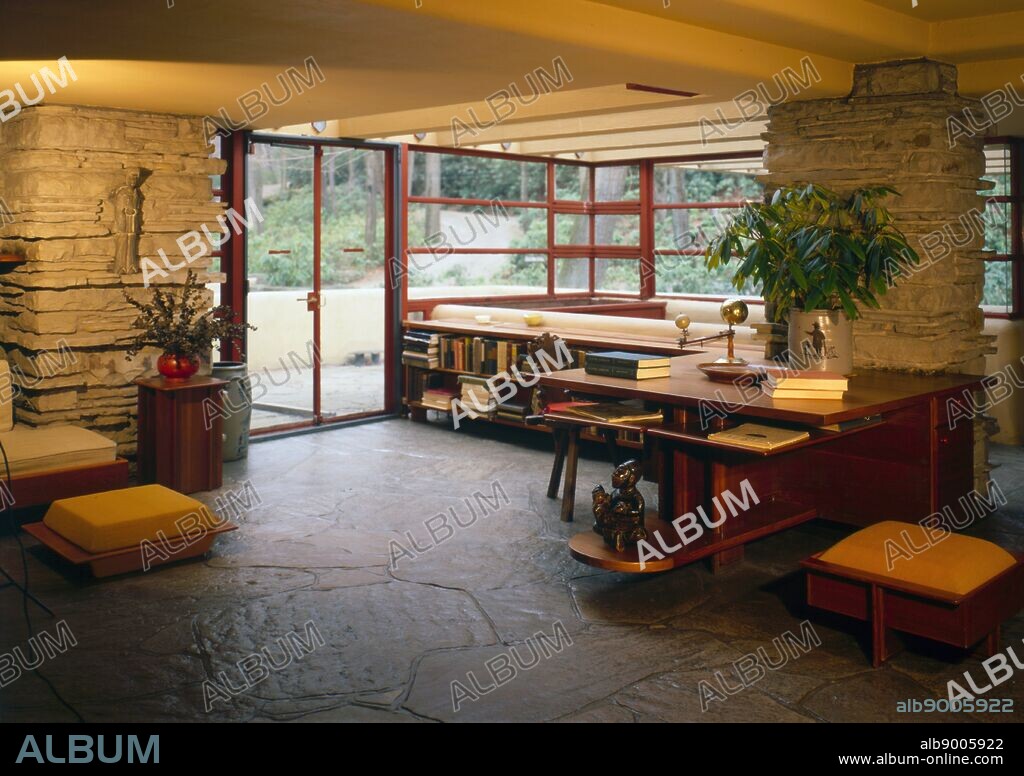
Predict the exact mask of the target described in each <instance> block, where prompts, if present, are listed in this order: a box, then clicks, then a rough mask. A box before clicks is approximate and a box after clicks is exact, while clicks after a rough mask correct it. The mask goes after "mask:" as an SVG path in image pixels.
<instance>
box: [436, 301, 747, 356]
mask: <svg viewBox="0 0 1024 776" xmlns="http://www.w3.org/2000/svg"><path fill="white" fill-rule="evenodd" d="M695 304H696V305H697V306H699V305H708V304H712V305H714V308H715V310H717V309H718V307H719V305H718V303H708V302H698V303H695ZM526 312H539V313H540V314H541V315H542V316H544V322H543V323H542V324H541V325H539V326H537V333H538V334H539V333H540V332H542V331H544V328H545V327H546V326H547V327H550V328H553V329H565V330H575V331H588V332H601V333H615V334H628V335H633V336H648V337H672V338H675V337H678V336H679V329H677V328H676V325H675V323H674V322H673V321H665V320H654V319H651V318H629V317H625V316H618V315H594V314H588V313H563V312H552V311H550V310H536V311H534V310H518V309H514V308H510V307H476V306H472V305H462V304H439V305H437V307H435V308H434V311H433V312H432V313H431V316H430V317H431V318H433V319H434V320H439V321H452V320H467V321H472V320H473V318H474V317H475V316H477V315H489V316H491V320H492V321H495V322H500V323H522V322H523V314H524V313H526ZM674 317H675V316H673V319H674ZM691 318H692V320H693V323H692V324H691V326H690V337H691V338H694V337H704V336H707V335H709V334H717V333H718V332H720V331H722V330H724V329H725V324H724V323H722V319H721V317H719V318H718V321H719V322H718V323H717V324H712V323H700V322H698V320H697V318H696V317H693V316H691ZM753 335H754V330H753V329H751V328H750V327H748V326H738V327H736V344H737V347H743V346H746V347H748V348H756V349H758V350H760V349H761V346H760V345H757V344H756V343H754V341H753ZM716 346H717V347H721V348H724V347H725V342H724V340H723V341H722V342H711V343H708V347H709V348H713V347H716Z"/></svg>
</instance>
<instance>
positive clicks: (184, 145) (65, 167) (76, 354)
mask: <svg viewBox="0 0 1024 776" xmlns="http://www.w3.org/2000/svg"><path fill="white" fill-rule="evenodd" d="M211 150H212V149H211V148H210V147H209V146H208V144H207V142H206V139H205V137H204V133H203V126H202V122H201V119H199V118H194V117H183V116H170V115H162V114H152V113H137V112H133V111H119V110H110V109H100V108H85V107H68V106H45V105H41V106H36V107H31V108H26V109H24V110H22V111H21V113H20V114H18V115H17V116H15V117H13V118H11V119H10V120H9V121H7V122H6V123H4V124H2V125H0V198H2V199H3V200H4V201H5V202H6V204H7V207H8V208H9V210H10V213H11V215H12V216H13V222H11V223H4V224H2V225H0V253H4V254H16V255H18V256H22V257H24V258H25V259H26V263H25V264H24V265H22V266H20V267H18V268H16V269H14V270H13V271H9V272H7V273H6V274H3V275H0V341H2V343H3V346H4V350H5V351H6V355H7V359H8V360H9V361H10V362H11V365H12V369H13V371H14V372H15V374H16V375H17V376H16V378H15V383H16V384H18V387H19V390H18V392H17V393H18V395H17V397H16V400H15V402H16V404H15V417H16V420H17V422H19V423H25V424H29V425H43V424H49V423H73V424H76V425H81V426H85V427H87V428H91V429H93V430H96V431H98V432H100V433H102V434H104V435H106V436H108V437H110V438H112V439H114V440H115V441H117V442H118V445H119V452H120V454H122V455H131V454H132V453H133V452H134V449H135V423H134V420H135V412H136V390H135V387H134V385H133V384H132V381H133V380H134V379H135V378H136V377H139V376H141V375H144V374H153V373H154V369H153V364H154V359H155V356H156V355H158V353H155V352H153V353H145V354H143V355H141V356H139V357H136V359H135V360H133V361H131V362H129V361H127V360H126V359H125V355H124V351H125V348H126V345H127V343H128V341H129V340H130V338H131V336H132V329H131V323H132V321H133V320H134V319H135V310H134V308H132V307H131V306H130V305H128V304H127V303H126V302H125V301H124V298H123V293H124V290H125V289H128V290H129V292H130V293H132V294H133V296H136V297H137V298H140V299H141V298H144V297H145V296H146V295H148V293H149V292H148V291H147V290H146V289H145V288H144V287H143V277H142V275H141V274H139V273H135V274H120V273H119V272H118V271H116V270H115V267H114V255H115V247H114V245H115V237H114V234H115V227H114V207H113V203H112V201H111V200H112V195H113V192H114V191H115V190H116V189H117V188H118V187H119V186H122V185H123V184H124V183H125V178H126V174H127V171H128V170H131V169H135V168H138V169H141V170H142V175H143V180H142V183H141V187H140V191H141V195H142V198H143V199H142V221H141V235H140V238H139V247H138V254H139V256H140V257H144V256H149V257H153V258H154V259H156V258H157V250H158V249H160V248H162V249H163V250H164V251H165V252H166V254H167V256H168V258H169V259H170V260H171V261H173V262H175V263H177V262H179V261H180V260H181V258H182V254H181V251H180V249H179V248H178V246H177V243H176V240H177V238H178V237H179V236H181V235H182V234H184V233H185V232H188V231H191V230H193V229H198V228H199V227H200V225H201V224H204V223H207V224H213V223H214V222H215V220H216V217H217V216H218V215H219V214H221V213H222V211H223V207H224V206H223V205H222V204H221V203H219V202H214V201H213V198H212V193H211V188H212V186H211V178H210V176H211V175H213V174H218V173H220V172H222V171H223V167H224V162H222V161H220V160H216V159H210V158H209V155H210V152H211ZM158 261H159V260H158ZM208 264H209V260H208V259H200V260H198V261H196V262H195V263H194V264H193V265H192V268H193V269H196V270H197V271H198V272H199V274H200V278H201V279H204V280H205V279H207V278H208V277H209V276H208V274H207V273H206V269H207V267H208ZM161 266H162V262H161ZM184 272H185V270H181V271H179V272H177V273H175V274H173V275H171V277H170V278H169V279H167V280H166V281H165V282H180V281H181V279H182V278H183V276H184Z"/></svg>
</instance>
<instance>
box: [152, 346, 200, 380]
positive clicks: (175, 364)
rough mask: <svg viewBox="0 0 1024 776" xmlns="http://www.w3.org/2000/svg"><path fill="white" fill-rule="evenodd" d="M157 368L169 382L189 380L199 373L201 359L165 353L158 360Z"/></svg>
mask: <svg viewBox="0 0 1024 776" xmlns="http://www.w3.org/2000/svg"><path fill="white" fill-rule="evenodd" d="M156 368H157V371H158V372H160V374H162V375H163V376H164V377H166V378H167V379H168V380H187V379H188V378H190V377H191V376H192V375H194V374H195V373H196V372H198V371H199V359H198V358H196V357H195V356H183V355H180V354H178V353H164V354H163V355H162V356H160V358H158V359H157V360H156Z"/></svg>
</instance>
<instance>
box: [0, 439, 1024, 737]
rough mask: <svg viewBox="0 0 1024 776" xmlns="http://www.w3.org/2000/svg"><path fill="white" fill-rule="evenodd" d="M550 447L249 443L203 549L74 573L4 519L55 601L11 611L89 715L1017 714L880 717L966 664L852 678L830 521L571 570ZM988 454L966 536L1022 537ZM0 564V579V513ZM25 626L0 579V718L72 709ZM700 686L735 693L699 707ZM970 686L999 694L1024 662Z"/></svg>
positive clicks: (952, 660)
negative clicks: (648, 560) (635, 562)
mask: <svg viewBox="0 0 1024 776" xmlns="http://www.w3.org/2000/svg"><path fill="white" fill-rule="evenodd" d="M549 444H550V440H549V439H547V438H546V437H541V435H529V434H527V433H525V432H523V433H520V434H518V435H513V436H509V435H508V432H507V431H506V432H502V436H499V432H498V430H497V429H494V428H486V429H477V430H472V431H467V430H465V429H464V430H460V431H458V432H454V431H451V430H450V429H446V428H444V427H442V426H440V425H435V424H416V423H413V422H411V421H408V420H401V419H396V420H389V421H385V422H381V423H374V424H367V425H362V426H356V427H350V428H343V429H335V430H331V431H327V432H324V433H318V434H310V435H305V436H298V437H292V438H287V439H280V440H275V441H267V442H260V443H258V444H254V445H252V447H251V448H250V454H249V458H248V459H247V460H246V461H241V462H236V463H232V464H228V465H227V467H226V480H225V488H224V489H222V490H221V491H219V492H216V493H208V494H201V497H202V498H203V499H204V500H205V501H207V502H208V503H210V504H214V503H218V502H217V499H218V498H220V499H221V500H220V502H219V503H220V504H221V505H223V504H224V503H226V502H225V501H224V499H223V496H224V495H225V494H226V493H227V492H229V491H233V492H235V493H236V494H237V495H238V498H237V499H236V500H235V501H234V502H233V503H234V504H235V506H236V508H237V509H238V511H239V514H238V515H236V518H235V519H236V522H237V523H238V524H239V525H240V530H238V531H236V532H234V533H231V534H228V535H226V536H224V537H221V538H220V539H219V540H218V542H217V545H216V547H215V549H214V551H213V552H212V554H211V555H210V556H208V557H207V558H206V559H203V560H200V561H197V562H186V563H183V564H178V565H175V566H171V567H165V568H162V569H155V570H152V571H149V572H147V573H138V574H133V575H129V576H124V577H118V578H112V579H106V580H90V579H86V578H82V577H81V576H79V575H77V574H76V572H74V571H69V570H68V569H66V568H64V567H63V566H61V565H59V564H58V563H57V562H56V561H55V559H54V557H53V556H52V555H50V554H49V553H48V552H47V551H45V550H43V549H42V548H41V547H39V546H38V545H37V544H35V543H34V541H32V540H31V539H29V538H28V537H26V538H25V543H26V546H27V548H28V558H27V563H28V568H29V582H30V586H31V590H32V592H33V593H35V594H36V595H38V596H40V598H41V599H42V600H43V601H44V602H46V603H47V604H48V605H49V606H50V607H51V608H52V609H53V610H54V612H55V617H54V618H52V619H51V618H49V617H47V616H45V615H44V614H43V613H42V612H41V611H40V610H38V609H37V608H35V607H34V606H31V605H30V606H29V613H30V615H31V621H32V625H33V627H34V628H35V629H36V630H37V631H38V630H40V629H41V630H46V631H48V632H49V633H50V634H51V635H56V633H57V631H56V623H57V622H58V621H63V622H64V623H65V624H66V628H67V629H68V630H69V631H70V632H71V633H73V636H74V640H75V644H74V646H71V645H70V644H67V645H66V651H63V652H61V651H60V650H59V649H58V650H52V651H53V652H54V654H53V655H52V657H49V658H48V659H46V660H45V661H44V662H43V663H42V664H41V665H40V666H39V668H38V672H39V673H41V674H42V675H43V676H44V677H45V678H46V680H47V681H49V682H50V683H52V685H53V687H54V688H56V690H57V691H58V692H59V693H60V694H61V695H62V696H63V697H64V699H65V700H66V701H67V702H68V703H69V704H70V705H71V706H72V707H74V709H75V710H76V711H77V712H78V713H79V714H80V715H81V716H82V717H83V718H84V719H86V720H88V721H90V722H93V721H95V722H105V721H157V720H175V721H178V720H180V721H186V720H210V721H221V720H254V721H305V722H327V721H331V722H333V721H383V722H389V721H393V722H429V721H470V720H495V721H496V720H525V721H563V722H573V721H607V722H634V721H669V722H676V721H701V722H715V721H739V720H754V721H756V720H766V721H768V720H772V721H774V720H778V721H789V722H813V721H869V720H880V721H911V720H932V721H958V720H967V719H970V718H985V719H1000V718H1009V719H1014V718H1019V714H1020V713H1021V711H1019V710H1018V712H1017V713H1016V714H1013V715H998V714H986V715H978V714H975V715H969V714H964V713H960V714H928V715H925V714H908V713H899V712H898V711H897V704H898V702H900V701H903V700H906V699H915V698H916V699H925V698H939V697H944V696H945V693H946V686H947V682H948V681H949V680H959V681H963V674H964V672H965V671H969V672H971V674H972V675H973V676H974V677H975V678H976V679H977V680H980V679H981V677H982V676H983V673H982V669H981V665H980V660H979V658H977V657H973V656H967V655H964V654H962V653H961V652H957V651H955V650H943V649H936V648H935V647H934V646H930V645H927V644H921V643H914V644H910V645H909V648H908V649H907V650H906V651H904V652H902V653H901V654H899V655H898V656H896V657H895V658H894V659H893V660H892V661H891V662H890V663H888V664H887V665H886V666H884V667H883V668H880V669H877V670H873V669H872V668H871V666H870V663H869V662H868V658H867V657H866V649H867V648H868V636H867V632H866V630H865V629H864V627H863V626H861V625H859V624H857V623H854V622H852V621H848V620H844V619H842V618H838V617H832V616H826V615H824V614H823V613H821V612H816V611H813V610H809V609H808V608H807V607H806V606H805V605H804V603H803V586H802V579H801V575H800V573H799V572H798V567H797V562H798V561H799V560H800V559H801V558H803V557H805V556H807V555H809V554H811V553H813V552H816V551H818V550H821V549H824V548H825V547H827V546H829V545H830V544H832V543H834V542H835V541H837V540H838V539H840V538H842V537H843V536H845V535H846V534H847V533H848V532H849V530H850V529H848V528H845V527H843V526H840V525H836V524H831V523H825V522H817V521H815V522H812V523H808V524H805V525H803V526H800V527H798V528H795V529H792V530H789V531H787V532H784V533H782V534H779V535H776V536H774V537H770V538H767V539H765V540H762V541H760V542H757V543H755V544H753V545H750V546H748V550H747V557H746V560H745V561H744V562H743V563H742V564H740V565H737V566H734V567H730V568H729V569H727V570H726V571H724V572H722V573H720V574H718V575H712V574H711V573H710V571H709V570H708V568H707V567H706V566H705V565H704V564H701V563H698V564H694V565H692V566H689V567H685V568H682V569H678V570H676V571H672V572H669V573H665V574H661V575H651V576H643V577H638V576H626V575H621V574H611V573H604V572H598V571H597V570H595V569H591V568H589V567H586V566H582V565H580V564H579V563H577V562H576V561H574V560H573V559H572V558H571V557H570V556H569V554H568V552H567V550H566V541H567V539H568V538H569V537H570V536H571V535H572V534H573V533H575V532H577V531H588V530H590V518H589V514H588V513H589V492H590V489H591V488H592V487H593V485H594V484H595V483H597V482H602V481H603V482H605V484H606V487H607V484H608V478H609V475H610V467H609V466H608V464H607V463H606V462H604V461H603V459H602V458H600V457H599V456H600V455H601V450H600V449H596V448H595V449H594V450H593V451H591V452H592V453H593V455H594V457H592V458H589V457H588V458H585V459H584V460H583V461H582V462H581V468H580V476H579V492H578V508H577V511H576V521H575V522H574V523H571V524H565V523H561V522H560V521H559V519H558V503H557V502H556V501H553V500H549V499H548V498H546V496H545V492H544V491H545V486H546V482H547V473H548V468H549V466H550V460H551V453H550V450H549V448H548V445H549ZM994 459H995V461H996V462H997V463H999V464H1000V468H998V469H997V470H996V472H995V474H994V478H995V480H996V482H997V483H998V484H999V486H1000V487H1001V489H1002V491H1003V492H1004V493H1005V495H1006V497H1007V500H1008V503H1007V504H1006V505H1004V506H1002V507H1001V508H1000V509H999V511H998V512H997V513H995V514H993V515H990V516H989V517H986V518H985V519H983V520H980V521H979V522H978V523H977V524H976V525H975V526H972V527H971V529H970V533H972V534H975V535H979V536H984V537H986V538H990V539H993V540H995V541H997V542H999V543H1001V544H1003V545H1004V546H1006V547H1007V548H1010V549H1013V550H1017V551H1021V550H1024V453H1022V451H1021V450H1020V449H1010V448H997V449H996V450H995V452H994ZM646 493H647V495H648V500H649V501H650V502H651V504H653V503H654V502H655V494H654V493H652V492H651V491H650V489H649V488H647V489H646ZM477 494H479V497H478V496H477ZM466 499H468V500H469V502H468V504H467V502H466ZM246 502H248V505H249V508H246V506H245V504H246ZM434 516H440V517H434ZM445 516H447V518H449V519H447V520H446V519H445ZM894 517H898V515H897V516H894ZM456 519H457V521H458V522H459V523H461V524H462V526H464V527H459V528H448V529H446V528H442V524H446V525H448V526H454V525H455V522H456ZM428 520H430V521H431V522H430V523H429V524H426V523H427V521H428ZM431 528H433V530H434V534H433V536H434V538H432V536H431V532H430V531H431ZM413 542H415V548H413V546H412V544H413ZM392 557H393V558H394V563H393V564H392V565H393V567H390V568H389V562H390V560H391V558H392ZM0 565H2V567H3V568H5V569H6V570H8V571H9V572H10V573H11V574H12V575H14V576H15V577H16V578H18V579H20V578H21V576H22V570H21V559H20V556H19V552H18V548H17V545H16V543H15V541H14V538H13V537H12V536H11V535H10V532H9V531H6V532H5V533H3V534H2V535H0ZM805 620H809V622H810V624H811V626H813V629H814V633H815V634H816V636H817V638H818V639H820V642H821V644H820V646H816V647H814V648H812V649H810V651H809V652H807V653H806V654H803V653H801V654H800V656H799V657H794V658H791V659H790V660H789V661H788V662H787V663H786V664H785V665H783V666H782V667H780V668H778V669H777V670H771V671H767V672H766V673H765V674H764V676H762V677H760V678H756V679H755V680H753V681H750V682H749V683H748V684H749V686H748V687H747V688H746V689H739V687H740V684H739V679H738V677H737V674H736V672H735V668H734V664H735V663H736V662H737V661H740V660H741V659H742V658H743V657H744V656H745V655H749V654H755V655H756V654H758V650H763V651H764V652H765V653H766V654H767V656H768V657H769V658H774V659H775V660H776V661H777V660H778V658H777V655H778V653H777V651H776V649H775V644H776V643H777V641H776V640H777V639H781V638H783V635H784V634H785V633H787V632H790V633H793V634H795V635H797V636H800V624H801V622H803V621H805ZM28 636H29V634H28V631H27V630H26V626H25V622H24V619H23V612H22V598H21V596H20V594H19V593H18V592H17V591H16V590H13V589H10V588H8V589H6V590H0V685H2V687H0V721H3V722H12V721H66V720H67V721H69V720H72V719H74V716H73V714H72V712H71V711H69V710H68V709H67V708H65V707H64V706H63V705H62V704H61V703H60V702H59V701H58V700H57V699H56V697H55V695H54V694H53V692H51V690H50V689H49V688H48V686H47V684H46V683H45V682H44V680H43V679H42V678H41V677H40V676H39V675H38V674H37V673H36V672H33V671H30V670H28V669H26V668H22V667H21V666H19V665H18V658H19V655H20V658H21V660H22V661H26V662H28V661H29V659H30V657H31V650H30V649H29V647H28ZM1022 637H1024V618H1022V617H1021V616H1019V615H1018V616H1017V617H1016V618H1014V619H1013V620H1012V621H1010V622H1009V623H1008V624H1007V626H1006V627H1005V628H1004V639H1003V648H1004V649H1006V648H1007V647H1008V646H1014V647H1015V648H1016V649H1017V653H1018V654H1021V655H1022V656H1024V647H1021V640H1022ZM303 642H305V645H306V646H303ZM15 648H18V650H19V652H18V654H15V653H14V649H15ZM285 649H289V651H288V652H286V651H285ZM308 650H311V651H308ZM26 652H27V653H28V655H26ZM12 664H13V667H12ZM488 666H490V669H491V670H490V671H489V670H488ZM245 671H248V678H246V673H245ZM492 672H493V674H494V676H496V677H498V678H499V681H500V684H496V683H495V682H494V681H493V680H492ZM510 672H511V673H510ZM716 672H717V673H718V675H717V676H716ZM719 677H721V679H720V678H719ZM723 680H724V682H725V683H726V685H727V686H728V687H729V688H730V689H731V690H732V691H734V692H735V694H732V695H723V697H721V698H712V699H711V700H708V701H707V702H706V704H705V705H706V706H707V709H706V711H705V710H702V702H701V697H702V694H704V695H705V696H706V695H707V688H708V687H720V686H721V685H720V682H721V681H723ZM453 688H454V695H455V702H454V703H453ZM737 690H739V691H737ZM987 697H1000V698H1010V699H1013V700H1014V701H1015V704H1016V705H1017V706H1018V707H1020V706H1021V705H1022V703H1024V678H1022V677H1019V676H1014V677H1012V678H1011V679H1009V680H1008V681H1006V682H1004V683H1003V684H1001V685H999V686H998V688H995V689H993V690H991V691H990V692H988V693H987ZM456 705H457V706H458V709H457V710H456V708H455V706H456ZM207 707H209V708H210V710H209V711H207V710H206V708H207Z"/></svg>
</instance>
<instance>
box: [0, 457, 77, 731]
mask: <svg viewBox="0 0 1024 776" xmlns="http://www.w3.org/2000/svg"><path fill="white" fill-rule="evenodd" d="M0 455H3V458H4V473H5V475H6V479H7V492H8V493H10V494H12V495H13V493H14V491H13V490H12V488H11V464H10V463H9V462H8V460H7V450H6V448H4V443H3V442H0ZM7 517H8V519H9V520H10V521H11V533H12V534H13V535H14V540H15V541H16V542H17V543H18V550H19V551H20V552H21V578H22V581H21V610H22V613H23V614H24V615H25V627H26V628H28V639H29V641H32V639H33V638H35V635H36V634H35V631H34V630H33V628H32V617H31V615H30V614H29V613H28V600H29V599H28V596H29V593H28V553H27V552H26V551H25V545H24V544H23V543H22V541H21V534H20V533H19V531H18V523H17V521H16V520H15V519H14V509H13V505H12V508H10V509H7ZM7 576H8V578H9V577H10V575H7ZM35 644H36V645H38V642H35ZM38 648H39V647H38V646H34V647H33V649H34V650H35V649H38ZM32 670H33V671H34V672H35V675H36V676H38V677H39V678H40V679H42V680H43V683H44V684H46V686H47V687H49V688H50V692H51V693H53V697H54V698H56V699H57V700H58V701H60V702H61V703H62V704H63V705H64V707H65V708H66V709H67V710H68V711H70V712H71V713H72V714H74V715H75V718H76V719H77V720H78V721H79V722H85V718H84V717H83V716H82V715H81V714H79V713H78V709H76V708H75V707H74V706H72V705H71V704H70V703H68V702H67V701H66V700H65V699H64V696H63V695H61V694H60V692H58V691H57V688H56V687H54V686H53V682H51V681H50V680H49V679H48V678H47V677H46V676H45V675H44V674H43V672H42V671H40V670H39V668H38V667H36V668H34V669H32Z"/></svg>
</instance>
